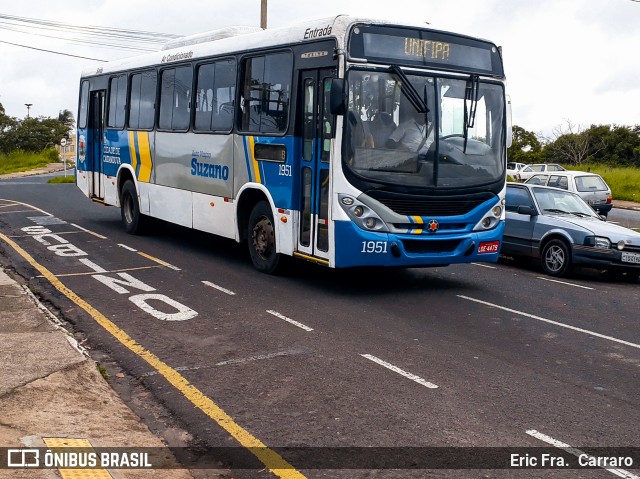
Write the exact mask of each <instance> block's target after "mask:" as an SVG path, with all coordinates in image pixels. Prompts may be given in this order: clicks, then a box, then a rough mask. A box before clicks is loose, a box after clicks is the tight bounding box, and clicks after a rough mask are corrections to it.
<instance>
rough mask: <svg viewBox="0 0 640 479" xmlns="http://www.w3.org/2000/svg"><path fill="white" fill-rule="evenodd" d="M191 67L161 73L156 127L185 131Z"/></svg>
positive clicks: (188, 118)
mask: <svg viewBox="0 0 640 479" xmlns="http://www.w3.org/2000/svg"><path fill="white" fill-rule="evenodd" d="M192 76H193V69H192V68H191V65H188V66H183V67H177V68H170V69H167V70H164V71H163V72H162V80H161V85H162V86H161V93H160V118H159V119H158V127H159V128H161V129H165V130H179V131H186V130H188V129H189V120H190V115H191V105H190V103H191V82H192Z"/></svg>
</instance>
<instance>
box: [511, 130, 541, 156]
mask: <svg viewBox="0 0 640 479" xmlns="http://www.w3.org/2000/svg"><path fill="white" fill-rule="evenodd" d="M512 131H513V141H512V142H511V148H509V161H516V162H519V163H537V162H538V161H539V160H540V154H541V152H542V143H541V142H540V140H539V139H538V137H537V136H536V134H535V133H533V132H531V131H527V130H525V129H524V128H522V127H521V126H518V125H513V128H512Z"/></svg>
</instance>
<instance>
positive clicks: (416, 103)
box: [389, 65, 429, 115]
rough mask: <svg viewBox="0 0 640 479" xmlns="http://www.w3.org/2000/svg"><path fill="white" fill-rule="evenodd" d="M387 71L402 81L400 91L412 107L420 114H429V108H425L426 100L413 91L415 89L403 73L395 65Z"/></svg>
mask: <svg viewBox="0 0 640 479" xmlns="http://www.w3.org/2000/svg"><path fill="white" fill-rule="evenodd" d="M389 69H390V70H391V71H392V72H393V73H395V74H396V76H398V77H399V78H400V80H402V83H401V84H400V89H401V90H402V92H403V93H404V94H405V95H406V96H407V98H408V99H409V101H410V102H411V104H412V105H413V107H414V108H415V109H416V110H418V111H419V112H420V113H424V114H425V115H426V114H427V113H428V112H429V108H427V104H426V99H423V98H422V97H421V96H420V93H418V91H417V90H416V89H415V87H414V86H413V84H412V83H411V80H409V78H408V77H407V75H406V74H405V72H403V71H402V69H401V68H400V67H399V66H397V65H393V66H392V67H390V68H389ZM425 94H426V88H425Z"/></svg>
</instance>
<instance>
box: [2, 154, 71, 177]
mask: <svg viewBox="0 0 640 479" xmlns="http://www.w3.org/2000/svg"><path fill="white" fill-rule="evenodd" d="M51 151H53V152H54V153H55V160H53V161H59V160H58V153H57V152H56V150H44V151H42V152H40V153H31V152H28V151H21V150H15V151H12V152H11V153H7V154H2V153H0V175H2V174H6V173H16V172H19V171H29V170H33V169H34V168H41V167H43V166H46V165H48V164H49V163H52V162H53V161H52V159H51V158H52V155H51V153H50V152H51Z"/></svg>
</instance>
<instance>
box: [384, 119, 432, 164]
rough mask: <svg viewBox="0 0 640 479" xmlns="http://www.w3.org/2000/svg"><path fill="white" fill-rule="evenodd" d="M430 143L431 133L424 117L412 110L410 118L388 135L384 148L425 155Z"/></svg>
mask: <svg viewBox="0 0 640 479" xmlns="http://www.w3.org/2000/svg"><path fill="white" fill-rule="evenodd" d="M432 143H433V131H432V129H430V128H428V125H427V119H426V115H425V114H424V113H421V112H419V111H417V110H415V109H414V110H413V113H412V116H411V117H410V118H408V119H407V120H405V121H403V122H401V123H400V124H399V125H398V127H397V128H396V129H395V131H394V132H393V133H391V135H389V138H388V139H387V142H386V147H387V148H400V149H403V150H407V151H412V152H415V153H418V154H426V153H427V151H428V150H429V147H430V146H431V144H432Z"/></svg>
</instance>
